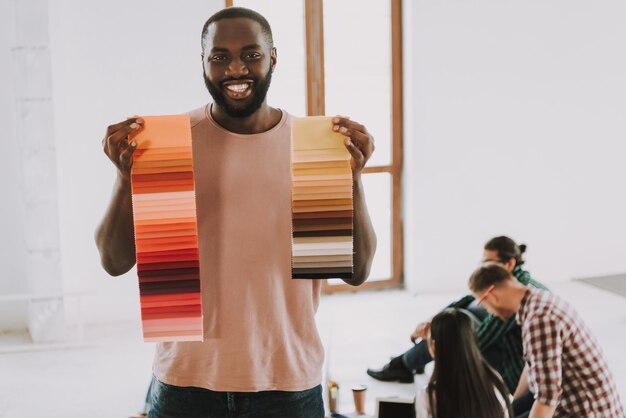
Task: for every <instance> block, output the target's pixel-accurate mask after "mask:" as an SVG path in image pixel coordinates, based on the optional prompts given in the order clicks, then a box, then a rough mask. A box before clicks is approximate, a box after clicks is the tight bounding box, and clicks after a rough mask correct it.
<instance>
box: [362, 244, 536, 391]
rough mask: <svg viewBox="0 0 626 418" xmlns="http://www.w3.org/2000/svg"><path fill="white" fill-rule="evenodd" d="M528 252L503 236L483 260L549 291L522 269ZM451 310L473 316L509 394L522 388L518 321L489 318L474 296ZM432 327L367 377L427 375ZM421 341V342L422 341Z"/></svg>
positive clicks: (481, 345) (486, 249)
mask: <svg viewBox="0 0 626 418" xmlns="http://www.w3.org/2000/svg"><path fill="white" fill-rule="evenodd" d="M525 252H526V245H524V244H521V245H518V244H517V243H516V242H515V241H513V240H512V239H511V238H509V237H506V236H499V237H495V238H492V239H490V240H489V241H488V242H487V243H486V244H485V246H484V253H483V261H495V262H498V263H500V264H501V265H502V266H503V267H504V268H505V269H506V270H507V271H509V272H510V273H511V274H512V276H513V277H515V279H516V280H517V281H518V282H519V283H521V284H522V285H524V286H531V287H534V288H538V289H547V288H546V287H545V286H544V285H542V284H541V283H539V282H538V281H536V280H534V279H533V278H532V277H531V276H530V273H529V272H528V271H526V270H524V269H523V268H522V266H523V265H524V258H523V255H524V253H525ZM448 307H449V308H458V309H464V310H465V311H466V312H467V313H469V314H470V315H471V317H472V318H473V319H474V321H475V323H476V337H477V340H478V346H479V348H480V351H481V353H482V355H483V357H484V358H485V359H486V360H487V362H488V363H489V364H490V365H491V367H493V368H494V369H496V370H497V371H498V372H499V373H500V374H501V375H502V378H503V380H504V382H505V384H506V386H507V387H508V389H509V391H511V393H513V392H514V391H515V390H516V388H517V387H518V383H519V381H520V377H521V374H522V370H523V369H524V360H523V350H522V338H521V330H520V327H519V326H518V325H517V324H516V323H515V320H514V319H511V320H508V321H503V320H501V319H499V318H498V317H496V316H495V315H489V314H488V313H487V312H486V311H485V310H484V309H483V308H482V307H480V306H477V303H476V300H475V298H474V296H473V295H467V296H465V297H463V298H461V299H459V300H457V301H456V302H453V303H451V304H450V305H448ZM428 326H429V322H423V323H421V324H419V325H418V326H417V328H416V330H415V331H414V332H413V334H412V335H411V341H413V343H415V345H414V346H413V347H411V348H410V349H409V350H407V351H406V352H405V353H404V354H402V355H400V356H398V357H394V358H392V359H391V361H390V362H389V363H388V364H386V365H385V366H384V367H383V368H381V369H377V370H374V369H368V370H367V374H368V375H370V376H371V377H373V378H374V379H377V380H381V381H388V382H393V381H398V382H401V383H411V382H413V381H414V377H413V373H418V374H421V373H423V372H424V366H425V365H426V364H428V363H429V362H430V361H432V357H431V355H430V353H429V351H428V345H427V343H426V337H427V335H426V333H425V330H426V329H427V327H428ZM419 338H421V341H418V339H419Z"/></svg>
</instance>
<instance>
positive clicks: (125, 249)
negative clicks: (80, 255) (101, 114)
mask: <svg viewBox="0 0 626 418" xmlns="http://www.w3.org/2000/svg"><path fill="white" fill-rule="evenodd" d="M142 124H143V120H142V119H137V118H131V119H128V120H126V121H124V122H120V123H117V124H115V125H111V126H109V127H108V128H107V132H106V135H105V138H104V140H103V141H102V145H103V148H104V153H105V154H106V155H107V157H109V159H110V160H111V162H113V164H114V165H115V166H116V168H117V181H116V183H115V188H114V191H113V196H112V198H111V202H110V203H109V206H108V208H107V211H106V213H105V215H104V218H103V219H102V222H101V223H100V225H99V226H98V228H97V229H96V235H95V239H96V246H97V247H98V252H99V253H100V260H101V262H102V267H104V269H105V270H106V272H107V273H109V274H110V275H112V276H119V275H121V274H124V273H126V272H127V271H128V270H130V269H131V268H132V267H133V266H134V265H135V239H134V235H133V209H132V201H131V187H130V168H131V166H132V156H133V152H134V151H135V148H136V144H135V143H134V141H133V142H129V136H131V137H132V135H133V134H136V133H137V132H139V131H140V130H141V128H142Z"/></svg>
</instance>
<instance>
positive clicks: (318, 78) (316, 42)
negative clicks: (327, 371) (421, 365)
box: [225, 0, 404, 294]
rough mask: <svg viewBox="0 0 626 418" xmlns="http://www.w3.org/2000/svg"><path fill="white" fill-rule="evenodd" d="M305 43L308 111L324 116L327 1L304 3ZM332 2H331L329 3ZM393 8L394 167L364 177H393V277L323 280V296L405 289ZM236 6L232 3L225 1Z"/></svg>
mask: <svg viewBox="0 0 626 418" xmlns="http://www.w3.org/2000/svg"><path fill="white" fill-rule="evenodd" d="M303 1H304V15H305V16H304V18H305V43H306V68H307V83H306V84H307V85H306V92H307V95H306V100H307V104H306V109H307V115H308V116H316V115H324V114H325V90H324V84H325V80H324V13H323V6H324V4H323V3H324V0H303ZM326 1H332V0H326ZM390 4H391V51H390V53H391V89H392V95H391V127H392V129H391V130H392V132H391V164H389V165H384V166H372V167H365V169H364V170H363V175H367V174H372V173H389V174H390V175H391V206H392V208H391V226H390V227H391V260H390V261H391V277H390V278H386V279H382V280H376V281H366V282H365V283H364V284H362V285H361V286H359V287H354V286H350V285H348V284H338V285H330V284H328V280H324V284H323V286H322V292H323V293H325V294H332V293H337V292H345V291H352V292H354V291H359V290H366V289H381V288H397V287H403V285H404V238H403V217H402V202H403V196H402V168H403V142H404V137H403V135H404V132H403V123H404V112H403V48H402V0H390ZM225 6H226V7H231V6H233V0H225Z"/></svg>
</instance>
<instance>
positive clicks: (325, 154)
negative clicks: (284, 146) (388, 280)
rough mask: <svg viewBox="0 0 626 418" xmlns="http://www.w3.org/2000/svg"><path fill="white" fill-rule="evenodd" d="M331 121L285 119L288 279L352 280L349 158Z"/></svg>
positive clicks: (316, 118)
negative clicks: (289, 241)
mask: <svg viewBox="0 0 626 418" xmlns="http://www.w3.org/2000/svg"><path fill="white" fill-rule="evenodd" d="M331 119H332V118H330V117H319V116H313V117H307V118H293V119H292V120H291V178H292V193H291V196H292V198H291V212H292V214H291V216H292V259H291V261H292V277H293V278H294V279H330V278H342V279H351V278H352V272H353V220H352V217H353V207H354V206H353V200H352V197H353V196H352V169H351V167H350V159H351V157H350V153H349V152H348V150H347V149H346V147H345V145H344V143H343V141H344V136H343V135H341V134H339V133H336V132H334V131H333V130H332V126H333V124H332V121H331Z"/></svg>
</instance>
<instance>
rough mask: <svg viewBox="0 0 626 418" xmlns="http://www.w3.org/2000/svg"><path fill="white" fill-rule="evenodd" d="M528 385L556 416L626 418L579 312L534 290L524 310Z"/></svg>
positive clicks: (524, 302) (520, 317) (522, 323)
mask: <svg viewBox="0 0 626 418" xmlns="http://www.w3.org/2000/svg"><path fill="white" fill-rule="evenodd" d="M517 317H518V323H519V324H520V326H521V328H522V341H523V344H524V358H525V360H526V362H527V363H528V366H529V367H528V382H529V385H530V390H531V391H532V392H533V393H534V394H535V399H536V400H537V401H538V402H540V403H542V404H544V405H550V406H556V412H555V414H554V417H581V418H582V417H585V418H624V417H626V415H624V409H623V407H622V404H621V401H620V398H619V395H618V394H617V389H616V388H615V383H614V382H613V377H612V376H611V372H610V371H609V368H608V366H607V363H606V360H605V359H604V355H603V354H602V349H601V348H600V345H599V344H598V342H597V340H596V339H595V337H594V336H593V335H592V334H591V332H590V331H589V328H587V326H586V325H585V324H584V322H583V321H582V320H581V319H580V317H579V316H578V314H577V313H576V311H575V310H574V308H572V306H571V305H569V304H568V303H567V302H565V301H563V300H561V299H560V298H559V297H558V296H556V295H554V294H552V293H549V292H545V291H542V290H537V289H533V288H530V287H529V288H528V290H526V293H525V294H524V297H523V299H522V302H521V305H520V309H519V312H518V315H517Z"/></svg>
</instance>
